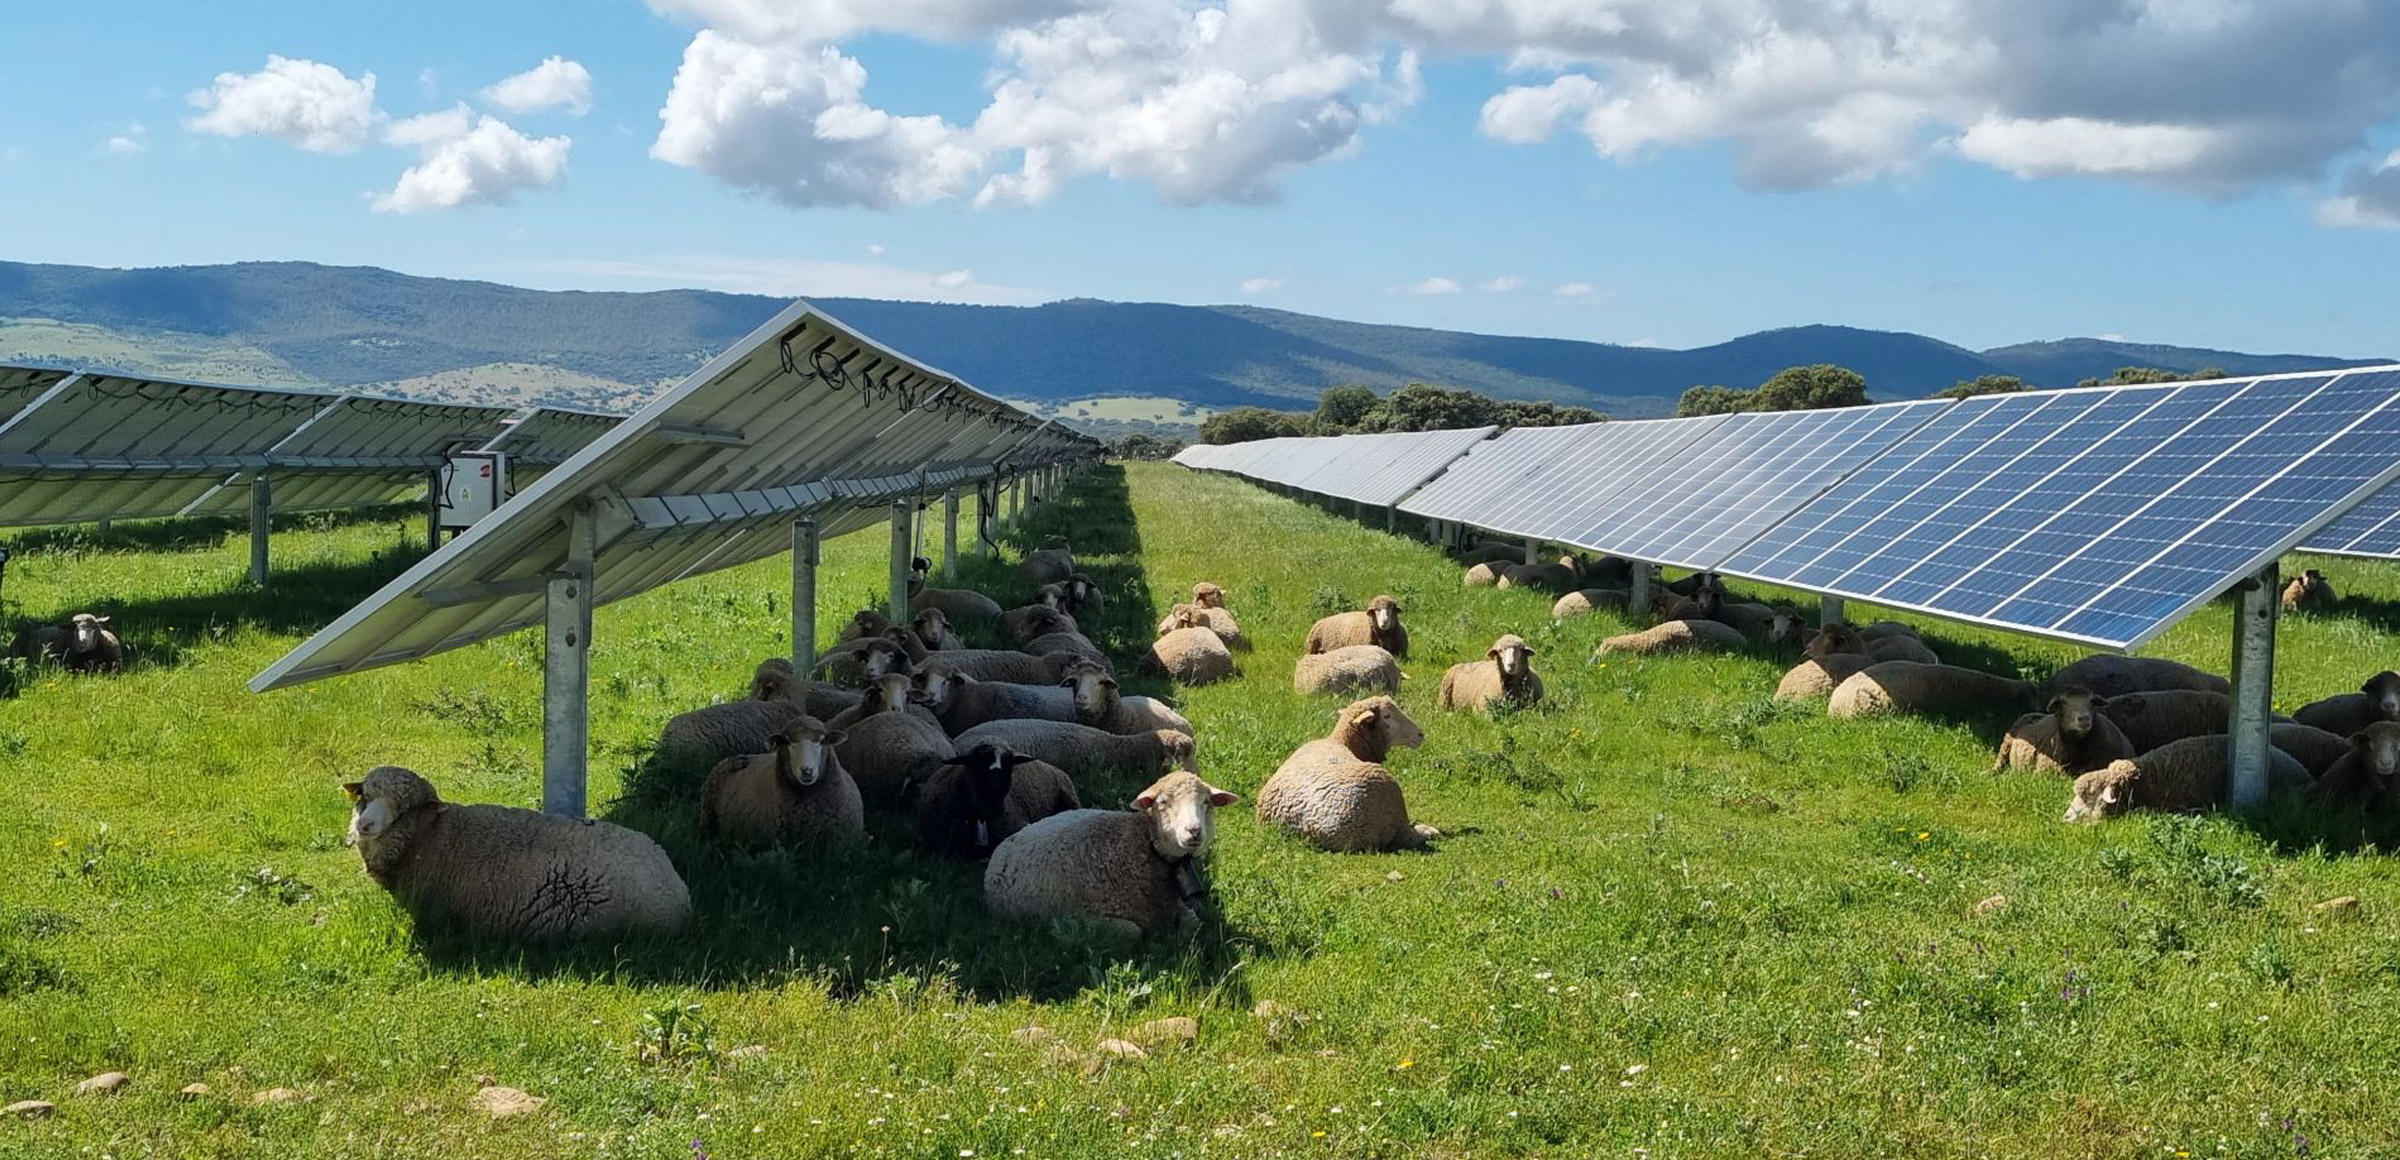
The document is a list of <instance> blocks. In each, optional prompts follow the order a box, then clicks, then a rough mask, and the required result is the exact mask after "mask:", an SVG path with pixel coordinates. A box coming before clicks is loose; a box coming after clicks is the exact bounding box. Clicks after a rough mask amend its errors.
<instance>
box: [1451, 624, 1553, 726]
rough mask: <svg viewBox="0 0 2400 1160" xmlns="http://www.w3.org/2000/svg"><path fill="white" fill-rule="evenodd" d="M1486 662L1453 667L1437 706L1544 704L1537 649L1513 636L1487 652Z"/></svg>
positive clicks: (1452, 707) (1469, 706)
mask: <svg viewBox="0 0 2400 1160" xmlns="http://www.w3.org/2000/svg"><path fill="white" fill-rule="evenodd" d="M1483 655H1484V659H1483V660H1480V661H1468V662H1466V663H1464V664H1456V665H1452V666H1450V667H1449V668H1448V669H1446V670H1444V671H1443V673H1442V687H1441V690H1440V692H1439V694H1438V695H1437V696H1436V698H1435V701H1434V703H1435V704H1437V705H1440V706H1441V707H1442V708H1444V709H1489V708H1491V707H1492V706H1494V705H1500V704H1509V705H1514V706H1517V707H1518V708H1525V707H1528V706H1531V705H1536V704H1540V703H1541V700H1542V677H1541V674H1539V673H1536V672H1534V671H1533V646H1532V645H1529V644H1526V643H1525V638H1524V637H1521V636H1518V635H1517V634H1516V633H1513V632H1512V633H1509V634H1508V635H1506V636H1503V637H1501V638H1500V639H1498V640H1495V641H1493V642H1492V647H1490V648H1488V649H1486V650H1484V654H1483Z"/></svg>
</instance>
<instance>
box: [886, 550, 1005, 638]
mask: <svg viewBox="0 0 2400 1160" xmlns="http://www.w3.org/2000/svg"><path fill="white" fill-rule="evenodd" d="M917 562H918V563H919V564H920V565H923V566H924V567H920V568H919V569H918V570H917V574H916V575H913V576H911V577H909V580H908V610H909V611H910V612H923V611H925V610H926V609H928V608H939V609H941V610H942V615H944V616H947V617H949V618H950V623H952V624H967V623H970V622H972V623H975V624H989V623H991V622H992V621H995V620H998V619H1000V602H999V601H997V600H994V599H992V598H991V597H989V596H986V595H984V594H983V593H981V592H977V591H975V590H973V589H970V588H927V587H926V586H925V569H926V568H930V567H931V566H932V563H931V562H930V561H928V560H926V559H925V558H924V557H922V556H920V557H918V558H917Z"/></svg>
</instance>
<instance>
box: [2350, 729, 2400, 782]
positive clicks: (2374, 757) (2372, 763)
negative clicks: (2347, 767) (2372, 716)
mask: <svg viewBox="0 0 2400 1160" xmlns="http://www.w3.org/2000/svg"><path fill="white" fill-rule="evenodd" d="M2350 749H2351V751H2352V752H2354V753H2356V754H2358V761H2359V764H2360V765H2362V766H2364V767H2365V768H2366V771H2367V775H2368V776H2369V777H2371V778H2373V779H2374V781H2375V785H2376V787H2377V788H2378V789H2379V790H2380V791H2381V792H2383V793H2386V794H2388V793H2390V792H2391V790H2392V784H2393V779H2394V776H2395V775H2396V774H2400V724H2394V723H2392V722H2390V721H2377V722H2376V723H2374V724H2372V725H2369V726H2367V727H2366V728H2364V729H2361V730H2359V731H2358V732H2356V733H2353V734H2351V735H2350Z"/></svg>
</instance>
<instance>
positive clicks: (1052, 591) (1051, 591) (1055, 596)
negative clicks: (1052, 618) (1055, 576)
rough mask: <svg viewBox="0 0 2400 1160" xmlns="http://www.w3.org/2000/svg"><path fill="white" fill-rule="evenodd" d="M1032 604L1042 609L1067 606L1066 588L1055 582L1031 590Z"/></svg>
mask: <svg viewBox="0 0 2400 1160" xmlns="http://www.w3.org/2000/svg"><path fill="white" fill-rule="evenodd" d="M1033 602H1034V603H1035V604H1038V605H1040V606H1042V607H1043V608H1050V609H1058V608H1064V607H1066V606H1067V586H1066V585H1064V584H1060V583H1057V582H1055V581H1053V582H1051V583H1048V584H1044V585H1042V586H1041V587H1039V588H1036V589H1034V590H1033Z"/></svg>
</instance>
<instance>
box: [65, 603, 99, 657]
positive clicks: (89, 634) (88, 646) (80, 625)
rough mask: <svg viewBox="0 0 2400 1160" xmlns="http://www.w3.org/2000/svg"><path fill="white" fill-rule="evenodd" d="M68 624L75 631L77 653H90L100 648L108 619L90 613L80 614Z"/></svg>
mask: <svg viewBox="0 0 2400 1160" xmlns="http://www.w3.org/2000/svg"><path fill="white" fill-rule="evenodd" d="M68 623H69V624H70V625H71V626H73V628H74V630H75V651H76V652H90V651H92V650H93V649H96V648H99V647H100V633H101V631H102V630H103V628H104V627H105V626H106V625H107V624H108V618H107V617H105V616H94V615H92V614H91V613H89V612H78V613H76V614H75V616H74V619H72V620H71V621H69V622H68Z"/></svg>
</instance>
